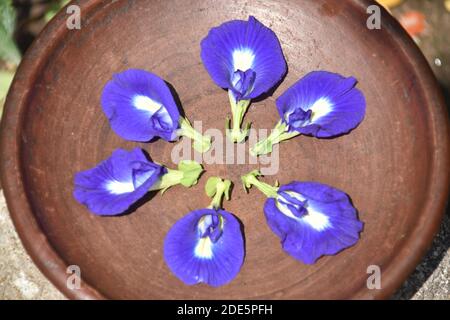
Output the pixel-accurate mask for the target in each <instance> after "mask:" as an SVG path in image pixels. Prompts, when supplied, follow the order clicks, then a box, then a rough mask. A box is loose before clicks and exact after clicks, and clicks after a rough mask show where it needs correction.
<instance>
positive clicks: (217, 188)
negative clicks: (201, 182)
mask: <svg viewBox="0 0 450 320" xmlns="http://www.w3.org/2000/svg"><path fill="white" fill-rule="evenodd" d="M230 189H231V181H230V180H227V179H225V180H222V179H221V178H219V177H211V178H209V179H208V181H207V182H206V185H205V192H206V194H207V195H208V197H210V198H212V201H211V203H210V205H209V207H208V208H211V209H216V210H217V209H219V208H221V207H222V199H223V197H225V199H227V200H229V199H230Z"/></svg>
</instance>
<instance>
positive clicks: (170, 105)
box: [101, 69, 180, 141]
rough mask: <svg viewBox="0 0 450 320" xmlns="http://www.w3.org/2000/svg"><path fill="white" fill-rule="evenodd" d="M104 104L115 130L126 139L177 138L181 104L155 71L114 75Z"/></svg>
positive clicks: (102, 101) (106, 92)
mask: <svg viewBox="0 0 450 320" xmlns="http://www.w3.org/2000/svg"><path fill="white" fill-rule="evenodd" d="M101 104H102V107H103V111H104V113H105V114H106V116H107V117H108V119H109V121H110V124H111V127H112V129H113V130H114V132H116V133H117V134H118V135H119V136H121V137H122V138H124V139H127V140H132V141H149V140H151V139H152V138H153V137H161V138H163V139H164V140H167V141H173V140H175V139H176V137H177V135H176V130H177V129H178V126H179V124H178V119H179V117H180V113H179V111H178V107H177V105H176V103H175V100H174V98H173V96H172V93H171V92H170V89H169V87H168V86H167V84H166V83H165V82H164V80H163V79H161V78H159V77H158V76H157V75H155V74H153V73H150V72H147V71H144V70H138V69H129V70H126V71H123V72H121V73H118V74H116V75H114V77H113V79H112V80H111V81H109V82H108V83H107V84H106V86H105V88H104V89H103V93H102V98H101Z"/></svg>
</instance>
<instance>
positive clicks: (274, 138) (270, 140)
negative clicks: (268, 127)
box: [250, 120, 300, 157]
mask: <svg viewBox="0 0 450 320" xmlns="http://www.w3.org/2000/svg"><path fill="white" fill-rule="evenodd" d="M299 134H300V133H299V132H296V131H294V132H288V126H287V125H286V124H285V123H284V122H282V121H281V120H280V121H278V123H277V124H276V126H275V128H273V130H272V132H271V133H270V135H269V136H268V137H267V138H265V139H263V140H260V141H258V142H257V143H256V144H255V145H254V146H253V147H252V148H251V149H250V154H251V155H252V156H254V157H257V156H259V155H262V154H268V153H270V152H272V149H273V146H274V145H275V144H277V143H280V142H281V141H284V140H288V139H291V138H293V137H296V136H298V135H299Z"/></svg>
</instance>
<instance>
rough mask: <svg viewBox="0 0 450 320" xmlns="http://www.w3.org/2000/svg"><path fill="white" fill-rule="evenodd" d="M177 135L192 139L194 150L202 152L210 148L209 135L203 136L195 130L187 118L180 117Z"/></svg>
mask: <svg viewBox="0 0 450 320" xmlns="http://www.w3.org/2000/svg"><path fill="white" fill-rule="evenodd" d="M177 134H178V136H184V137H187V138H189V139H191V140H192V141H193V147H194V149H195V150H196V151H198V152H200V153H204V152H206V151H208V150H209V149H210V148H211V137H210V136H204V135H202V134H201V133H200V132H198V131H196V130H195V129H194V128H193V127H192V125H191V123H190V122H189V120H188V119H186V118H184V117H180V128H179V129H178V132H177Z"/></svg>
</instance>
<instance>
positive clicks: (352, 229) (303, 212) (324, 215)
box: [242, 172, 363, 264]
mask: <svg viewBox="0 0 450 320" xmlns="http://www.w3.org/2000/svg"><path fill="white" fill-rule="evenodd" d="M259 175H260V174H259V172H251V173H249V174H247V175H245V176H243V177H242V180H243V182H244V185H245V187H246V188H249V187H251V186H252V185H254V186H255V187H257V188H258V189H259V190H261V191H262V192H263V193H264V194H265V195H266V196H267V197H268V199H267V201H266V203H265V206H264V213H265V217H266V221H267V224H268V225H269V227H270V229H271V230H272V231H273V232H274V233H275V234H276V235H277V236H278V237H279V238H280V239H281V245H282V247H283V249H284V250H285V251H286V252H287V253H288V254H289V255H291V256H292V257H294V258H296V259H298V260H300V261H302V262H304V263H306V264H313V263H315V262H316V260H317V259H319V258H320V257H321V256H324V255H335V254H337V253H338V252H340V251H342V250H344V249H345V248H348V247H351V246H353V245H354V244H355V243H356V242H357V241H358V240H359V233H360V232H361V231H362V228H363V223H362V222H361V221H359V220H358V216H357V211H356V209H355V208H354V207H353V205H352V203H351V201H350V199H349V197H348V196H347V194H345V193H344V192H342V191H340V190H338V189H336V188H333V187H331V186H328V185H325V184H322V183H318V182H298V181H295V182H291V183H289V184H286V185H283V186H281V187H279V188H278V187H274V186H270V185H267V184H265V183H263V182H260V181H258V180H257V176H259Z"/></svg>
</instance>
